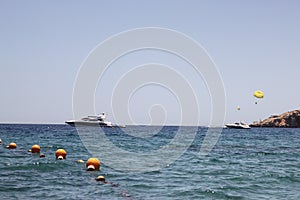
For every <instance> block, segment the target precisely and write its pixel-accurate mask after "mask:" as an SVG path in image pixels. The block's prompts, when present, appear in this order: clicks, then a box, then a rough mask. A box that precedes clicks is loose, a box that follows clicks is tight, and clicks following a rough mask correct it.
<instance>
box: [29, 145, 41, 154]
mask: <svg viewBox="0 0 300 200" xmlns="http://www.w3.org/2000/svg"><path fill="white" fill-rule="evenodd" d="M40 152H41V147H40V146H39V145H37V144H35V145H33V146H32V147H31V153H40Z"/></svg>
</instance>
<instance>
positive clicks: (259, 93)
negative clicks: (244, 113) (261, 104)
mask: <svg viewBox="0 0 300 200" xmlns="http://www.w3.org/2000/svg"><path fill="white" fill-rule="evenodd" d="M253 96H255V97H256V98H259V99H262V98H264V93H263V92H262V91H260V90H256V91H255V92H254V94H253Z"/></svg>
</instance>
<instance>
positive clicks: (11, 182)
mask: <svg viewBox="0 0 300 200" xmlns="http://www.w3.org/2000/svg"><path fill="white" fill-rule="evenodd" d="M177 129H178V127H164V128H163V129H162V130H161V132H160V133H158V134H156V135H154V136H152V137H150V138H146V139H141V138H134V137H132V136H131V137H129V136H128V135H126V134H124V132H122V129H109V130H106V131H105V132H106V135H108V136H109V137H108V138H110V139H111V140H112V141H113V142H114V143H115V144H116V145H118V146H119V147H122V148H125V149H128V150H130V151H132V152H143V151H151V150H154V149H158V148H160V147H161V146H163V145H166V144H167V143H168V142H170V140H171V139H172V138H173V137H174V136H175V135H176V130H177ZM189 129H190V128H189V127H184V128H183V130H185V131H187V132H188V131H189ZM151 130H152V127H137V126H129V127H127V128H126V131H129V132H136V133H139V132H147V131H151ZM89 131H91V130H89ZM206 131H207V128H201V127H200V128H198V132H197V135H196V137H195V139H194V141H193V143H192V145H191V146H190V147H189V148H188V150H187V151H185V153H184V154H183V155H182V156H181V157H180V158H179V159H178V160H176V161H175V162H173V163H171V164H170V165H168V166H167V167H165V168H162V169H159V170H156V171H153V172H145V173H137V172H125V171H118V170H115V169H114V168H113V167H111V166H107V165H105V163H102V164H101V170H100V171H95V172H87V171H86V169H85V165H84V164H81V163H77V162H76V161H77V160H79V159H83V160H87V159H88V158H89V157H92V155H91V154H90V153H89V151H88V150H87V149H86V148H85V146H84V145H83V143H82V142H81V140H80V137H79V135H78V133H77V131H76V129H75V128H73V127H70V126H68V125H12V124H11V125H5V124H2V125H0V138H1V139H2V141H3V144H2V145H1V146H0V198H1V199H34V198H38V199H85V198H87V199H90V198H92V199H300V189H299V188H300V129H275V128H252V129H250V130H233V129H223V131H222V135H221V137H220V138H219V141H218V143H217V145H216V146H215V147H214V149H213V150H212V151H211V152H210V154H209V155H208V156H206V157H205V158H199V157H198V152H199V149H200V146H201V142H202V140H203V138H204V136H205V134H206ZM10 142H15V143H17V149H14V150H9V149H6V148H5V146H6V145H8V144H9V143H10ZM33 144H39V145H40V146H41V152H42V153H44V154H45V155H46V157H45V158H40V157H39V156H38V155H35V154H31V153H29V152H27V150H28V149H30V148H31V146H32V145H33ZM58 148H64V149H65V150H66V151H67V153H68V154H67V159H66V160H56V159H55V151H56V150H57V149H58ZM99 159H100V160H101V158H99ZM98 175H104V176H105V177H106V180H107V181H108V182H109V183H107V184H103V183H101V182H97V181H96V180H95V178H96V177H97V176H98Z"/></svg>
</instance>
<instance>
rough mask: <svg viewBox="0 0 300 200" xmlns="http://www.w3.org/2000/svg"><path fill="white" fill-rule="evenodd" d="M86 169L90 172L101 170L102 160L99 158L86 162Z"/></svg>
mask: <svg viewBox="0 0 300 200" xmlns="http://www.w3.org/2000/svg"><path fill="white" fill-rule="evenodd" d="M85 166H86V168H87V170H88V171H94V170H99V169H100V160H98V159H97V158H90V159H88V161H86V165H85Z"/></svg>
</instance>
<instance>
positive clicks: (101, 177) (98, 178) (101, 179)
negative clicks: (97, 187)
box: [96, 176, 105, 182]
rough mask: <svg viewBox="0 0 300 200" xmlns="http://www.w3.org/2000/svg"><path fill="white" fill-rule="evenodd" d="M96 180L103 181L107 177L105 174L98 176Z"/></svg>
mask: <svg viewBox="0 0 300 200" xmlns="http://www.w3.org/2000/svg"><path fill="white" fill-rule="evenodd" d="M96 181H102V182H105V177H104V176H98V177H97V178H96Z"/></svg>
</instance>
